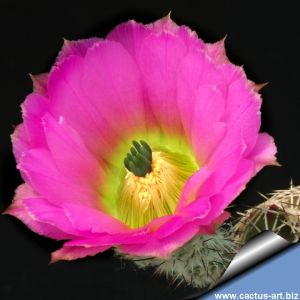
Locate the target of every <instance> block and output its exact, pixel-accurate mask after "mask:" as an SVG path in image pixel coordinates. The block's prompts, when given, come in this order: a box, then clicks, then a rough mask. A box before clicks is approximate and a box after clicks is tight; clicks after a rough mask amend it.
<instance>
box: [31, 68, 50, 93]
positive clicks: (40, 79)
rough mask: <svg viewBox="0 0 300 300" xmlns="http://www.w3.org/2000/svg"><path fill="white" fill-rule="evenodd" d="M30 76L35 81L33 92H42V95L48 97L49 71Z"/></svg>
mask: <svg viewBox="0 0 300 300" xmlns="http://www.w3.org/2000/svg"><path fill="white" fill-rule="evenodd" d="M30 78H31V80H32V83H33V92H34V93H37V94H40V95H41V96H45V97H47V95H48V91H47V82H48V73H41V74H38V75H30Z"/></svg>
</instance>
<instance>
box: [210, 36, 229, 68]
mask: <svg viewBox="0 0 300 300" xmlns="http://www.w3.org/2000/svg"><path fill="white" fill-rule="evenodd" d="M224 42H225V38H224V39H222V40H220V41H218V42H216V43H213V44H206V50H207V53H208V55H209V56H210V57H211V58H212V59H213V61H214V63H216V64H225V63H229V60H228V58H227V56H226V50H225V45H224Z"/></svg>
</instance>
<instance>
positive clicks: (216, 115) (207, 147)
mask: <svg viewBox="0 0 300 300" xmlns="http://www.w3.org/2000/svg"><path fill="white" fill-rule="evenodd" d="M224 108H225V99H224V97H223V96H222V94H221V92H220V91H219V90H218V89H217V88H216V87H212V86H206V85H203V86H200V87H199V89H198V90H197V92H196V96H195V104H194V114H193V116H192V119H191V118H187V120H189V122H190V123H191V130H190V135H191V142H192V146H193V149H194V153H195V155H196V157H197V160H198V163H199V164H200V165H202V164H203V163H205V162H206V161H207V160H208V158H209V157H210V155H211V154H212V153H213V151H214V150H215V148H216V147H217V146H218V144H219V143H220V141H221V139H222V138H223V137H224V135H225V130H226V129H227V128H226V124H225V123H223V122H221V121H220V120H221V117H222V115H223V114H224Z"/></svg>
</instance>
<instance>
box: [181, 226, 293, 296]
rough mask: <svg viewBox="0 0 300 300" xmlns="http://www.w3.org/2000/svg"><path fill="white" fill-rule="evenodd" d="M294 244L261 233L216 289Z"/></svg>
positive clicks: (241, 253)
mask: <svg viewBox="0 0 300 300" xmlns="http://www.w3.org/2000/svg"><path fill="white" fill-rule="evenodd" d="M292 244H293V243H291V242H289V241H287V240H285V239H284V238H282V237H281V236H279V235H277V234H276V233H274V232H272V231H263V232H261V233H260V234H258V235H256V236H255V237H253V238H252V239H251V240H249V241H248V242H247V243H246V244H245V245H244V246H243V247H242V248H241V249H240V250H239V252H238V253H237V254H236V255H235V257H234V258H233V260H232V261H231V263H230V265H229V266H228V268H227V269H226V271H225V273H224V274H223V276H222V277H221V279H220V280H219V281H218V283H217V284H216V285H215V286H214V288H215V287H216V286H218V285H220V284H222V283H224V282H226V281H228V280H229V279H231V278H233V277H235V276H237V275H238V274H241V273H243V272H245V271H246V270H248V269H249V268H251V267H253V266H255V265H256V264H258V263H260V262H262V261H263V260H265V259H267V258H269V257H271V256H273V255H275V254H277V253H279V252H280V251H282V250H284V249H285V248H287V247H289V246H290V245H292ZM207 291H208V290H205V291H201V292H200V293H198V294H197V295H196V294H195V295H193V296H189V297H188V298H185V299H201V295H202V294H204V293H205V292H207ZM197 297H198V298H197Z"/></svg>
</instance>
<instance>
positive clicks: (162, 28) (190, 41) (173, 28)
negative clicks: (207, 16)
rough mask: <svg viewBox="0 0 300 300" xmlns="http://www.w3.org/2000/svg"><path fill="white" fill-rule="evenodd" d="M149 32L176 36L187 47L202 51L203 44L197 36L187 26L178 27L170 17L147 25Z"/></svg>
mask: <svg viewBox="0 0 300 300" xmlns="http://www.w3.org/2000/svg"><path fill="white" fill-rule="evenodd" d="M147 27H149V28H151V31H152V32H153V31H154V32H156V33H161V32H167V33H171V34H174V35H176V36H178V37H179V38H180V39H181V40H182V41H183V42H184V43H185V44H186V45H187V46H188V47H195V48H196V49H198V50H200V49H204V48H205V43H204V42H203V41H202V40H201V39H200V38H199V37H198V36H197V33H196V32H195V31H192V30H191V29H190V28H189V27H187V26H184V25H182V26H178V25H177V24H176V23H175V22H173V20H172V19H171V17H170V15H167V16H166V17H164V18H161V19H159V20H158V21H155V22H154V23H152V24H149V25H147Z"/></svg>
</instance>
